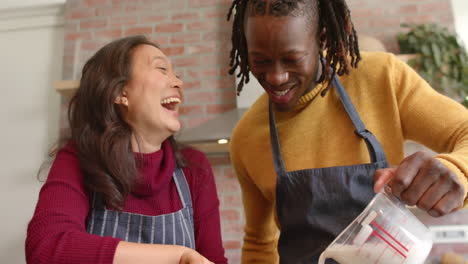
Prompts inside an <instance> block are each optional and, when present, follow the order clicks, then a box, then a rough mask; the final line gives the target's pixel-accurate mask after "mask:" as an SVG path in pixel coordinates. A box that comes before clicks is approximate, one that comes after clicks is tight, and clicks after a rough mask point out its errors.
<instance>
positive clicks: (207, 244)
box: [184, 149, 227, 264]
mask: <svg viewBox="0 0 468 264" xmlns="http://www.w3.org/2000/svg"><path fill="white" fill-rule="evenodd" d="M184 156H185V157H186V158H187V160H188V161H189V167H188V168H186V169H184V173H185V174H186V175H187V178H188V179H187V180H188V181H189V185H190V186H191V190H190V191H191V196H192V201H193V219H194V230H195V245H196V250H197V252H199V253H200V254H202V255H203V256H204V257H206V258H207V259H209V260H210V261H212V262H214V263H216V264H226V263H227V259H226V258H225V256H224V248H223V243H222V238H221V222H220V214H219V200H218V194H217V191H216V184H215V180H214V176H213V171H212V168H211V165H210V163H209V161H208V159H207V158H206V156H205V155H204V154H203V153H202V152H199V151H195V150H193V149H186V150H185V151H184Z"/></svg>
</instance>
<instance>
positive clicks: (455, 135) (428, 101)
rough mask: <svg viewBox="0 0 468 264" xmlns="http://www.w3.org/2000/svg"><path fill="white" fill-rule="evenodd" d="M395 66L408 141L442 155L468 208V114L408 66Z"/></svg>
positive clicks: (395, 61)
mask: <svg viewBox="0 0 468 264" xmlns="http://www.w3.org/2000/svg"><path fill="white" fill-rule="evenodd" d="M392 64H393V71H392V72H393V82H394V85H393V86H394V87H395V89H396V94H397V98H398V104H399V105H398V107H399V109H400V116H401V122H402V127H403V133H404V135H405V138H406V139H410V140H414V141H416V142H419V143H421V144H423V145H425V146H427V147H429V148H431V149H432V150H434V151H436V152H437V153H440V154H438V155H436V158H437V159H439V160H440V161H441V162H442V163H443V164H444V165H445V166H447V167H448V168H449V169H451V170H452V171H453V172H454V173H455V174H456V175H457V176H458V179H459V180H460V182H461V183H462V184H463V185H464V186H465V207H468V199H466V193H467V191H468V180H467V175H468V110H467V109H466V108H465V107H464V106H462V105H461V104H459V103H458V102H456V101H454V100H453V99H451V98H449V97H447V96H444V95H442V94H440V93H438V92H437V91H435V90H434V89H433V88H432V87H430V86H429V84H428V83H427V82H426V81H425V80H424V79H422V78H421V77H420V76H419V75H418V74H417V73H416V72H415V71H414V70H413V69H412V68H411V67H409V66H408V65H407V64H406V63H403V62H401V61H399V60H397V59H396V58H394V59H393V63H392Z"/></svg>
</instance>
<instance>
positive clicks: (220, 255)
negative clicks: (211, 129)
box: [26, 141, 227, 264]
mask: <svg viewBox="0 0 468 264" xmlns="http://www.w3.org/2000/svg"><path fill="white" fill-rule="evenodd" d="M182 154H183V155H184V157H185V158H186V159H187V160H188V161H189V162H190V164H193V165H191V166H189V167H187V168H184V169H183V171H184V174H185V177H186V179H187V182H188V185H189V188H190V192H191V195H192V202H193V213H194V215H193V218H194V225H195V239H196V250H197V251H198V252H200V253H201V254H202V255H203V256H205V257H206V258H208V259H209V260H211V261H213V262H215V263H227V260H226V258H225V257H224V249H223V246H222V241H221V233H220V219H219V200H218V196H217V193H216V186H215V182H214V177H213V172H212V170H211V166H210V164H209V162H208V160H207V158H206V157H205V155H204V154H203V153H201V152H199V151H196V150H193V149H185V150H183V151H182ZM143 159H144V161H145V162H143V164H145V165H144V166H143V167H142V168H141V170H140V172H141V175H142V178H143V182H144V183H145V184H144V185H142V186H139V188H138V189H137V190H135V191H134V192H133V193H132V194H131V195H130V196H128V197H127V199H126V201H125V205H124V209H123V210H124V211H125V212H131V213H137V214H145V215H160V214H169V213H172V212H175V211H178V210H180V209H181V208H182V203H181V200H180V197H179V194H178V192H177V188H176V185H175V183H174V181H173V180H172V173H173V171H174V168H175V162H174V156H173V153H172V149H171V146H170V144H169V142H168V141H165V142H164V143H163V145H162V148H161V150H159V151H157V152H154V153H150V154H143ZM90 197H91V194H90V193H88V192H87V191H86V190H85V187H84V182H83V175H82V174H81V172H80V167H79V161H78V158H77V156H76V152H75V149H74V147H73V145H72V144H68V145H67V146H65V147H64V148H63V149H62V150H61V151H60V152H59V153H58V154H57V157H56V158H55V161H54V163H53V165H52V168H51V170H50V172H49V176H48V178H47V181H46V183H45V184H44V186H43V187H42V189H41V191H40V193H39V200H38V203H37V206H36V210H35V213H34V215H33V218H32V220H31V221H30V223H29V226H28V231H27V237H26V260H27V263H34V264H41V263H47V264H54V263H67V264H70V263H76V264H78V263H86V264H89V263H96V264H97V263H102V264H108V263H112V261H113V258H114V254H115V249H116V247H117V244H118V243H119V241H120V239H117V238H113V237H100V236H96V235H91V234H88V233H87V232H86V226H85V225H86V217H87V215H88V212H89V211H90Z"/></svg>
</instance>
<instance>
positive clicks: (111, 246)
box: [26, 36, 227, 264]
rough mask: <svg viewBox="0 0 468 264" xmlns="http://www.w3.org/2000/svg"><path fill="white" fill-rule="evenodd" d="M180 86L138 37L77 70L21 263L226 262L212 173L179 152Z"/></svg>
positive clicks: (193, 154) (201, 159) (188, 152)
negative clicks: (66, 126) (66, 130)
mask: <svg viewBox="0 0 468 264" xmlns="http://www.w3.org/2000/svg"><path fill="white" fill-rule="evenodd" d="M182 84H183V83H182V81H181V80H180V79H179V78H178V77H177V76H176V75H175V73H174V70H173V69H172V66H171V63H170V61H169V59H168V58H167V57H166V56H165V55H164V53H163V52H162V51H161V50H160V49H159V48H158V46H157V45H156V44H154V43H152V42H151V41H149V40H148V39H146V38H145V37H143V36H134V37H127V38H123V39H119V40H116V41H114V42H111V43H109V44H107V45H106V46H104V47H103V48H101V49H100V50H99V51H98V52H97V53H96V54H95V55H94V56H93V57H91V58H90V59H89V60H88V62H87V63H86V64H85V66H84V68H83V72H82V78H81V80H80V87H79V88H78V91H77V92H76V95H75V96H74V98H73V99H72V101H71V103H70V108H69V112H68V113H69V114H68V117H69V122H70V129H71V138H70V139H69V140H68V141H67V143H66V144H65V145H64V146H63V147H62V148H60V149H59V151H58V153H57V155H56V157H55V161H54V163H53V165H52V167H51V170H50V172H49V176H48V178H47V181H46V183H45V184H44V186H43V187H42V189H41V191H40V194H39V200H38V203H37V206H36V210H35V213H34V216H33V218H32V220H31V222H30V223H29V226H28V233H27V238H26V259H27V262H28V263H48V264H51V263H103V264H104V263H116V264H124V263H190V264H198V263H200V264H201V263H212V262H214V263H226V262H227V261H226V258H225V257H224V249H223V247H222V242H221V235H220V219H219V201H218V198H217V193H216V187H215V183H214V178H213V174H212V170H211V167H210V165H209V162H208V160H207V159H206V157H205V156H204V155H203V154H202V153H201V152H198V151H195V150H193V149H189V148H185V149H179V148H178V145H177V143H176V142H175V140H174V137H173V134H174V133H175V132H177V131H178V130H179V129H180V121H179V117H178V110H179V104H180V103H181V102H182V100H183V93H182V91H183V90H182Z"/></svg>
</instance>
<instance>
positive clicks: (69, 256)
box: [25, 146, 119, 264]
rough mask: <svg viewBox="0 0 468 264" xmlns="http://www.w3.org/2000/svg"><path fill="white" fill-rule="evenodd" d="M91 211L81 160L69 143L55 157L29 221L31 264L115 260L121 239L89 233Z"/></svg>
mask: <svg viewBox="0 0 468 264" xmlns="http://www.w3.org/2000/svg"><path fill="white" fill-rule="evenodd" d="M89 210H90V206H89V199H88V195H87V193H86V191H85V188H84V183H83V177H82V174H81V172H80V167H79V161H78V159H77V157H76V155H75V153H74V151H73V149H71V147H70V146H66V147H65V148H64V149H62V150H61V151H60V152H59V153H58V154H57V156H56V158H55V161H54V163H53V165H52V167H51V169H50V172H49V176H48V178H47V181H46V182H45V184H44V185H43V187H42V188H41V191H40V193H39V199H38V202H37V205H36V210H35V212H34V215H33V217H32V219H31V221H30V222H29V225H28V229H27V237H26V245H25V250H26V261H27V263H35V264H41V263H47V264H55V263H57V264H61V263H64V264H65V263H77V264H78V263H83V264H84V263H86V264H88V263H102V264H108V263H112V262H113V258H114V254H115V250H116V247H117V244H118V243H119V239H115V238H112V237H100V236H96V235H91V234H88V233H87V232H86V227H85V222H86V217H87V215H88V211H89Z"/></svg>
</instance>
